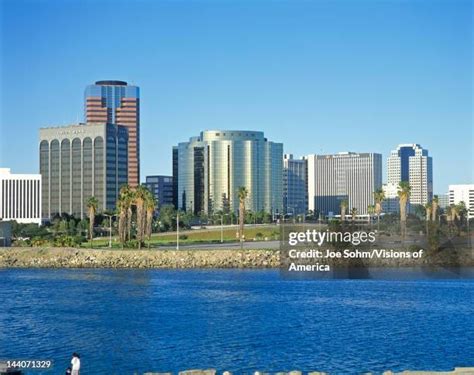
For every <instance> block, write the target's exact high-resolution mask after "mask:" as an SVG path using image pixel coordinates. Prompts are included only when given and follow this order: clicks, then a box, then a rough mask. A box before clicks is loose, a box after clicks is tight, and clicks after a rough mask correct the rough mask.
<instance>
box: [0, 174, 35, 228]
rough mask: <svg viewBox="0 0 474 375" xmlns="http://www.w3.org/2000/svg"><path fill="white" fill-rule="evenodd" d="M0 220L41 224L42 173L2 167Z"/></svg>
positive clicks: (0, 177)
mask: <svg viewBox="0 0 474 375" xmlns="http://www.w3.org/2000/svg"><path fill="white" fill-rule="evenodd" d="M0 220H3V221H8V220H15V221H16V222H18V223H23V224H26V223H34V224H41V175H39V174H16V173H11V172H10V169H9V168H0Z"/></svg>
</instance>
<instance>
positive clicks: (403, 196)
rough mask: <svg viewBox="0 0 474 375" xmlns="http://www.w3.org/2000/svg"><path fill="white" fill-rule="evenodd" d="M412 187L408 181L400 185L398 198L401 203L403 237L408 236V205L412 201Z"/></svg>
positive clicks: (401, 182)
mask: <svg viewBox="0 0 474 375" xmlns="http://www.w3.org/2000/svg"><path fill="white" fill-rule="evenodd" d="M410 194H411V187H410V184H409V183H408V181H400V183H399V184H398V198H399V201H400V229H401V232H402V236H403V237H405V235H406V222H407V203H408V200H409V199H410Z"/></svg>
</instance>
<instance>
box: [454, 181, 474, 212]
mask: <svg viewBox="0 0 474 375" xmlns="http://www.w3.org/2000/svg"><path fill="white" fill-rule="evenodd" d="M448 195H449V204H450V205H451V204H459V203H461V202H464V204H465V205H466V209H467V217H468V218H469V219H472V218H473V217H474V184H464V185H449V193H448Z"/></svg>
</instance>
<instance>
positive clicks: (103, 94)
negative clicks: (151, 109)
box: [84, 81, 140, 187]
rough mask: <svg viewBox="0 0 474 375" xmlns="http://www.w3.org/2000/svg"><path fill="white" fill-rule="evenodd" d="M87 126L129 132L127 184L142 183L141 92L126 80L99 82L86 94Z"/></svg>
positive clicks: (87, 88) (90, 87) (134, 185)
mask: <svg viewBox="0 0 474 375" xmlns="http://www.w3.org/2000/svg"><path fill="white" fill-rule="evenodd" d="M84 103H85V121H86V123H110V124H117V125H123V126H125V127H126V128H127V130H128V168H127V170H128V184H129V185H130V186H131V187H137V186H138V185H139V183H140V89H139V87H138V86H132V85H128V84H127V82H124V81H97V82H96V83H95V84H94V85H89V86H87V87H86V90H85V93H84Z"/></svg>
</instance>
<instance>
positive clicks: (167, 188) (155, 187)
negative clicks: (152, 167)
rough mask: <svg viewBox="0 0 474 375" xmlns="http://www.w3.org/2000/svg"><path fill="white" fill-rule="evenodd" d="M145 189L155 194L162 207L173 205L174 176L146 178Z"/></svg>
mask: <svg viewBox="0 0 474 375" xmlns="http://www.w3.org/2000/svg"><path fill="white" fill-rule="evenodd" d="M144 185H145V187H146V188H147V189H148V190H150V191H151V192H152V193H153V196H154V197H155V199H156V201H157V202H158V205H157V210H158V209H159V207H160V206H164V205H173V204H174V203H173V186H174V184H173V177H172V176H146V182H145V183H144Z"/></svg>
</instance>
